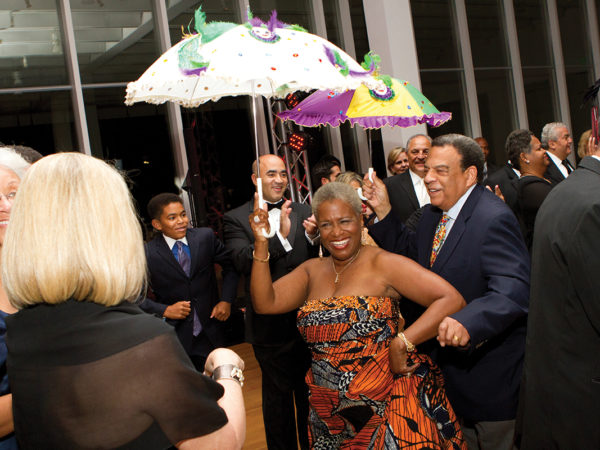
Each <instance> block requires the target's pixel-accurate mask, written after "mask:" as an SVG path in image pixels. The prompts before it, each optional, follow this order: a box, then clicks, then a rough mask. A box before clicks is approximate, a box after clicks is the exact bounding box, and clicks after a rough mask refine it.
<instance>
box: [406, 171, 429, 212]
mask: <svg viewBox="0 0 600 450" xmlns="http://www.w3.org/2000/svg"><path fill="white" fill-rule="evenodd" d="M408 173H409V174H410V179H411V181H412V184H413V187H414V188H415V194H417V200H418V201H419V207H421V206H425V205H427V204H428V203H431V200H430V199H429V192H427V186H425V180H424V179H423V178H421V177H420V176H419V175H417V174H416V173H414V172H413V171H412V170H410V169H408Z"/></svg>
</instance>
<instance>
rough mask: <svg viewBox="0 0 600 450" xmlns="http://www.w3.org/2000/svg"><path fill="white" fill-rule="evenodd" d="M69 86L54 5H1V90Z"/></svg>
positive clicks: (11, 2)
mask: <svg viewBox="0 0 600 450" xmlns="http://www.w3.org/2000/svg"><path fill="white" fill-rule="evenodd" d="M66 84H68V78H67V71H66V66H65V58H64V55H63V46H62V35H61V31H60V28H59V20H58V14H57V11H56V6H55V3H54V2H34V3H33V4H31V2H25V1H19V2H17V1H6V0H5V1H2V2H0V89H2V88H21V87H29V86H51V85H66Z"/></svg>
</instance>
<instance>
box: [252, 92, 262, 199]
mask: <svg viewBox="0 0 600 450" xmlns="http://www.w3.org/2000/svg"><path fill="white" fill-rule="evenodd" d="M254 83H255V81H254V80H252V122H253V125H254V151H255V153H256V172H257V173H256V192H257V193H258V207H259V208H262V206H263V205H264V203H265V201H264V199H263V190H262V179H261V178H260V153H259V151H258V125H257V123H256V122H257V120H256V92H254Z"/></svg>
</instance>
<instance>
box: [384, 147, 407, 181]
mask: <svg viewBox="0 0 600 450" xmlns="http://www.w3.org/2000/svg"><path fill="white" fill-rule="evenodd" d="M387 168H388V170H389V171H390V173H391V174H392V175H398V174H399V173H404V172H406V171H407V170H408V155H407V154H406V149H405V148H402V147H396V148H393V149H391V150H390V154H389V155H388V160H387Z"/></svg>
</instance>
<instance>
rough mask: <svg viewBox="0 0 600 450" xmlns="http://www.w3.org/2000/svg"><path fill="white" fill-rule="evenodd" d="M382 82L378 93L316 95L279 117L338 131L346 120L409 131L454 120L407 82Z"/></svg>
mask: <svg viewBox="0 0 600 450" xmlns="http://www.w3.org/2000/svg"><path fill="white" fill-rule="evenodd" d="M379 79H380V80H379V84H378V86H377V87H376V88H375V89H370V88H369V87H368V86H366V85H364V84H363V85H361V86H360V87H359V88H358V89H356V90H349V91H346V92H342V93H337V92H335V91H333V90H320V91H317V92H314V93H313V94H311V95H309V96H308V97H307V98H306V99H304V100H303V101H302V102H300V103H299V104H298V105H297V106H296V107H295V108H293V109H291V110H289V111H283V112H281V113H279V114H278V117H280V118H281V119H284V120H292V121H294V122H295V123H297V124H298V125H303V126H306V127H314V126H317V125H326V124H327V125H331V126H334V127H338V126H340V124H341V123H343V122H345V121H346V120H347V121H349V122H350V123H351V124H352V125H355V124H358V125H360V126H362V127H364V128H381V127H383V126H386V125H389V126H398V127H403V128H406V127H412V126H414V125H418V124H422V123H426V124H428V125H431V126H434V127H437V126H440V125H442V124H443V123H445V122H447V121H448V120H450V119H451V118H452V114H451V113H449V112H440V111H439V110H438V109H437V108H436V107H435V106H433V104H432V103H431V102H430V101H429V100H428V99H427V98H426V97H425V96H424V95H423V94H422V93H421V92H419V90H418V89H416V88H415V87H414V86H413V85H411V84H410V83H409V82H408V81H404V80H398V79H396V78H391V77H389V76H381V77H379Z"/></svg>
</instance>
